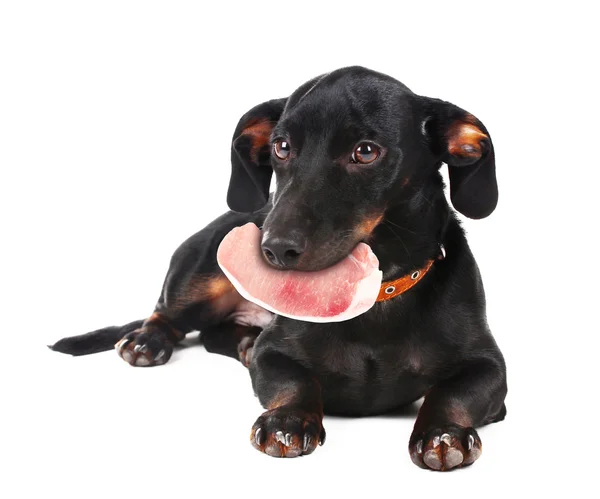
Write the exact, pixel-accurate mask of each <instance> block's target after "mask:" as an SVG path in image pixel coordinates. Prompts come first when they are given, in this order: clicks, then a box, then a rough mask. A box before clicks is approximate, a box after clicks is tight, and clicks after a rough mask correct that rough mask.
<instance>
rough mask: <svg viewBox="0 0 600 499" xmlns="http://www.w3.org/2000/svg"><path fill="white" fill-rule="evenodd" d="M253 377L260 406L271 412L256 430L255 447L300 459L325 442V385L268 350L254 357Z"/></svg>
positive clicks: (279, 455) (252, 440) (274, 454)
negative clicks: (323, 392) (323, 397)
mask: <svg viewBox="0 0 600 499" xmlns="http://www.w3.org/2000/svg"><path fill="white" fill-rule="evenodd" d="M250 374H251V376H252V383H253V386H254V391H255V392H256V394H257V395H258V398H259V400H260V403H261V404H262V405H263V406H264V407H265V408H266V409H268V410H267V412H265V413H264V414H263V415H262V416H260V417H259V418H258V419H257V420H256V423H254V426H253V427H252V432H251V434H250V439H251V442H252V445H253V446H254V447H255V448H257V449H258V450H260V451H262V452H264V453H266V454H268V455H270V456H274V457H296V456H300V455H306V454H310V453H311V452H313V451H314V450H315V448H316V447H317V445H319V444H323V443H324V441H325V429H324V428H323V401H322V398H321V386H320V384H319V382H318V380H317V379H316V378H315V377H314V376H313V375H312V373H311V372H310V371H309V370H308V369H306V368H305V367H303V366H302V365H300V364H299V363H298V362H296V361H295V360H293V359H292V358H290V357H288V356H286V355H285V354H282V353H280V352H278V351H274V350H267V351H261V352H259V353H257V354H256V357H255V358H253V360H252V363H251V365H250Z"/></svg>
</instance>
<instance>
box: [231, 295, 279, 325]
mask: <svg viewBox="0 0 600 499" xmlns="http://www.w3.org/2000/svg"><path fill="white" fill-rule="evenodd" d="M274 316H275V314H273V313H271V312H269V311H268V310H265V309H264V308H262V307H260V306H259V305H256V304H255V303H252V302H250V301H248V300H241V301H240V303H239V304H238V305H237V306H236V308H235V310H234V311H233V312H232V313H231V314H230V315H229V317H228V318H227V320H232V321H233V322H235V323H236V324H239V325H241V326H256V327H260V328H265V327H266V326H267V325H268V324H269V323H270V322H271V321H272V320H273V317H274Z"/></svg>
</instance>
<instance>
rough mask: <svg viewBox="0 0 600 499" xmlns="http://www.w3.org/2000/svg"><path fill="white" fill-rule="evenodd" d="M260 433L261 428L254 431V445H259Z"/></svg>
mask: <svg viewBox="0 0 600 499" xmlns="http://www.w3.org/2000/svg"><path fill="white" fill-rule="evenodd" d="M261 433H262V428H259V429H258V430H256V432H255V433H254V441H255V442H256V445H260V444H261V443H262V442H261V441H260V435H261Z"/></svg>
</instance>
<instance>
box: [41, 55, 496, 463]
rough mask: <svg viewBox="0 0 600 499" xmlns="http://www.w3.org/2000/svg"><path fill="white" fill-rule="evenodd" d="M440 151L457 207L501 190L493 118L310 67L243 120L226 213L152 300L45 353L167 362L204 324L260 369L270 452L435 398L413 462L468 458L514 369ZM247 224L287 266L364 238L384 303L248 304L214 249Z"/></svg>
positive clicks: (475, 214)
mask: <svg viewBox="0 0 600 499" xmlns="http://www.w3.org/2000/svg"><path fill="white" fill-rule="evenodd" d="M444 163H445V164H447V166H448V172H449V181H450V199H451V203H452V205H453V206H454V208H455V209H456V210H457V211H458V212H460V213H462V214H463V215H464V216H466V217H469V218H472V219H481V218H484V217H487V216H488V215H490V214H491V213H492V212H493V211H494V209H495V208H496V204H497V200H498V188H497V182H496V174H495V160H494V148H493V145H492V141H491V138H490V134H489V133H488V131H487V129H486V128H485V126H484V125H483V124H482V123H481V121H479V120H478V119H477V118H475V117H474V116H473V115H471V114H469V113H467V112H466V111H464V110H462V109H461V108H459V107H457V106H455V105H453V104H450V103H448V102H445V101H442V100H439V99H434V98H428V97H423V96H419V95H416V94H415V93H413V92H412V91H411V90H409V89H408V88H407V87H406V86H405V85H403V84H402V83H400V82H399V81H397V80H395V79H393V78H391V77H389V76H386V75H383V74H381V73H377V72H375V71H372V70H369V69H365V68H362V67H348V68H342V69H339V70H336V71H333V72H331V73H328V74H325V75H321V76H319V77H317V78H314V79H312V80H310V81H308V82H307V83H305V84H304V85H302V86H301V87H299V88H298V89H297V90H296V91H295V92H294V93H293V94H292V95H291V96H290V97H287V98H281V99H275V100H271V101H268V102H265V103H262V104H260V105H258V106H256V107H254V108H252V109H251V110H250V111H248V112H247V113H246V114H244V115H243V116H242V118H241V119H240V121H239V123H238V125H237V127H236V129H235V133H234V135H233V141H232V149H231V164H232V170H231V179H230V184H229V188H228V192H227V202H228V206H229V207H230V208H231V210H232V211H229V212H228V213H226V214H224V215H222V216H221V217H219V218H217V219H216V220H215V221H213V222H212V223H210V224H209V225H208V226H207V227H206V228H204V229H203V230H201V231H200V232H198V233H197V234H195V235H193V236H192V237H190V238H189V239H188V240H187V241H185V242H184V243H183V244H182V245H181V246H180V247H179V248H178V249H177V250H176V251H175V253H174V255H173V257H172V260H171V265H170V268H169V271H168V273H167V276H166V278H165V281H164V285H163V288H162V294H161V296H160V298H159V300H158V303H157V304H156V308H155V311H154V313H153V314H152V315H151V316H150V317H149V318H147V319H145V320H138V321H135V322H132V323H130V324H126V325H125V326H121V327H107V328H104V329H100V330H97V331H93V332H91V333H87V334H83V335H80V336H74V337H69V338H64V339H62V340H60V341H58V342H57V343H56V344H54V345H53V346H51V347H50V348H51V349H53V350H55V351H58V352H63V353H68V354H72V355H85V354H91V353H95V352H101V351H104V350H109V349H111V348H113V347H115V348H116V350H117V353H118V354H119V356H120V357H121V358H122V359H123V360H125V361H126V362H128V363H129V364H131V365H132V366H156V365H160V364H164V363H165V362H167V361H168V360H169V358H170V356H171V353H172V351H173V345H174V344H175V343H177V342H179V341H180V340H181V339H183V338H184V337H185V335H186V334H187V333H189V332H191V331H200V332H201V340H202V342H203V343H204V345H205V348H206V349H207V350H208V351H209V352H215V353H219V354H223V355H227V356H230V357H233V358H235V359H239V360H240V361H241V362H242V364H243V365H245V366H246V367H248V368H249V371H250V376H251V380H252V386H253V389H254V391H255V393H256V395H257V396H258V398H259V400H260V402H261V404H262V405H263V406H264V407H265V409H266V412H264V413H263V414H262V415H261V416H260V417H259V418H258V420H257V421H256V422H255V423H254V426H253V427H252V430H251V435H250V441H251V443H252V445H253V446H254V447H255V448H256V449H258V450H259V451H261V452H264V453H266V454H268V455H270V456H277V457H296V456H300V455H308V454H310V453H312V452H313V451H314V450H315V449H316V448H317V446H318V445H319V444H323V443H324V441H325V429H324V427H323V415H324V414H338V415H350V416H366V415H374V414H382V413H385V412H389V411H392V410H395V409H397V408H400V407H403V406H407V405H408V404H411V403H413V402H415V401H417V400H418V399H420V398H421V397H425V398H424V402H423V404H422V406H421V407H420V409H419V412H418V416H417V419H416V422H415V426H414V430H413V432H412V435H411V436H410V439H409V444H408V450H409V455H410V457H411V459H412V461H413V462H414V463H415V464H416V465H418V466H420V467H422V468H425V469H430V470H438V471H446V470H451V469H455V468H460V467H465V466H468V465H470V464H472V463H473V462H474V461H475V460H476V459H477V458H478V457H479V456H480V454H481V440H480V438H479V436H478V434H477V431H476V429H475V428H477V427H479V426H482V425H485V424H489V423H493V422H496V421H501V420H502V419H504V417H505V415H506V406H505V404H504V399H505V396H506V393H507V383H506V365H505V362H504V358H503V356H502V353H501V352H500V350H499V348H498V346H497V344H496V342H495V340H494V339H493V337H492V335H491V332H490V330H489V327H488V325H487V320H486V311H485V296H484V289H483V285H482V281H481V277H480V273H479V270H478V267H477V264H476V262H475V259H474V258H473V254H472V253H471V251H470V249H469V246H468V244H467V240H466V237H465V234H464V231H463V229H462V228H461V225H460V223H459V220H458V218H457V216H456V214H455V212H454V210H453V209H452V208H451V207H450V205H449V203H448V202H447V200H446V197H445V194H444V182H443V179H442V176H441V173H440V168H441V167H442V164H444ZM273 172H275V175H276V180H277V187H276V190H275V192H274V193H273V194H271V195H270V194H269V187H270V183H271V177H272V174H273ZM248 222H253V223H255V224H256V225H257V226H259V227H261V228H262V232H261V249H262V251H263V252H264V255H265V261H266V262H267V263H268V265H270V266H272V267H275V268H277V269H286V270H289V269H294V270H298V271H307V272H308V271H319V270H322V269H325V268H327V267H329V266H331V265H333V264H335V263H336V262H338V261H340V260H342V259H343V258H344V257H346V256H347V255H348V254H349V253H350V252H351V251H352V249H353V248H354V247H355V246H356V245H357V244H358V243H359V242H361V241H362V242H366V243H368V244H369V245H370V246H371V248H372V250H373V252H374V253H375V255H376V256H377V258H378V259H379V262H380V269H381V270H382V271H383V284H382V293H383V298H382V299H379V298H378V301H377V302H376V303H375V305H374V306H373V307H372V308H371V309H370V310H368V311H367V312H365V313H364V314H362V315H360V316H358V317H355V318H354V319H351V320H347V321H344V322H337V323H310V322H304V321H301V320H294V319H289V318H286V317H283V316H281V315H275V314H272V313H271V312H268V311H266V310H264V309H263V308H261V307H259V306H258V305H255V304H254V303H251V302H249V301H247V300H245V299H243V298H242V297H241V295H240V294H239V293H238V292H237V291H236V289H235V288H234V287H233V285H232V284H231V283H230V282H229V280H228V279H227V278H226V277H225V275H224V274H223V272H222V271H221V269H220V268H219V266H218V264H217V259H216V253H217V248H218V246H219V243H220V242H221V240H222V239H223V238H224V237H225V235H226V234H227V233H228V232H229V231H231V230H232V229H233V228H234V227H237V226H240V225H244V224H246V223H248ZM239 258H244V255H243V254H241V255H239ZM415 276H419V278H418V282H410V281H411V280H413V281H415V280H417V279H415ZM386 293H387V294H388V295H389V296H386ZM115 345H116V346H115Z"/></svg>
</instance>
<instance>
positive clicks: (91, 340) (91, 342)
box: [48, 320, 144, 355]
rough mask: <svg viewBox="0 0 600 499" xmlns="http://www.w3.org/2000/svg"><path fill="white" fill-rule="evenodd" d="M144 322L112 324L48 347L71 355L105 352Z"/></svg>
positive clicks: (70, 337) (64, 339)
mask: <svg viewBox="0 0 600 499" xmlns="http://www.w3.org/2000/svg"><path fill="white" fill-rule="evenodd" d="M143 323H144V321H143V320H139V321H133V322H130V323H129V324H125V325H124V326H111V327H105V328H103V329H97V330H96V331H92V332H91V333H86V334H80V335H79V336H69V337H68V338H63V339H62V340H59V341H57V342H56V343H55V344H54V345H48V348H50V349H51V350H54V351H55V352H61V353H69V354H71V355H88V354H90V353H98V352H105V351H106V350H111V349H112V348H114V346H115V343H117V342H118V341H119V340H120V339H121V338H123V336H125V335H126V334H127V333H130V332H132V331H135V330H136V329H138V328H139V327H141V326H142V324H143Z"/></svg>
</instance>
